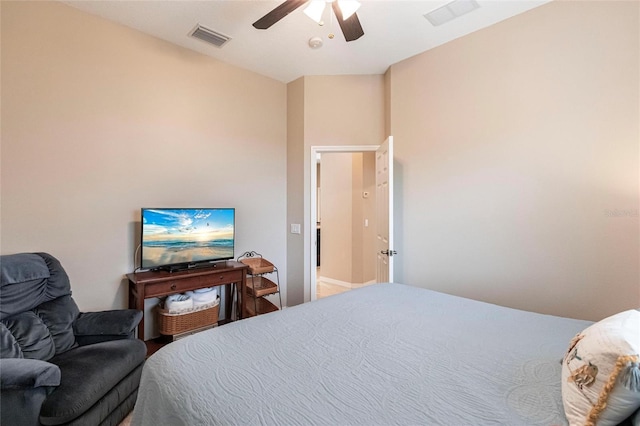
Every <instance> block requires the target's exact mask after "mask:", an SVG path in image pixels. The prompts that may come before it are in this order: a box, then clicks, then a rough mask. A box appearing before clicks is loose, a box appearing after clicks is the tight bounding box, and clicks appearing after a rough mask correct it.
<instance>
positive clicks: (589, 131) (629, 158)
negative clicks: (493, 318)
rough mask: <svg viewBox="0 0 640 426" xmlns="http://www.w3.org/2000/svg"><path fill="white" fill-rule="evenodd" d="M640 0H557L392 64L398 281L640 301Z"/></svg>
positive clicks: (603, 302)
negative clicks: (398, 176)
mask: <svg viewBox="0 0 640 426" xmlns="http://www.w3.org/2000/svg"><path fill="white" fill-rule="evenodd" d="M639 7H640V3H638V2H613V1H610V2H552V3H549V4H547V5H544V6H542V7H539V8H537V9H534V10H532V11H530V12H527V13H525V14H522V15H520V16H517V17H514V18H512V19H510V20H507V21H504V22H502V23H499V24H497V25H494V26H492V27H489V28H487V29H484V30H482V31H479V32H477V33H474V34H471V35H469V36H467V37H464V38H461V39H458V40H456V41H453V42H451V43H448V44H446V45H443V46H441V47H439V48H436V49H433V50H432V51H428V52H425V53H423V54H421V55H418V56H416V57H414V58H411V59H408V60H405V61H403V62H400V63H398V64H395V65H393V66H392V67H391V71H390V84H391V87H390V94H391V98H390V111H391V133H392V134H393V135H394V140H395V142H396V145H395V148H396V151H395V154H396V164H397V165H398V166H399V170H400V178H401V184H400V185H399V187H397V188H396V194H397V196H398V197H399V199H400V200H401V203H400V204H399V206H398V210H397V211H396V225H397V227H398V226H400V229H401V232H399V233H398V234H399V235H398V237H399V240H400V241H399V245H398V246H397V250H398V252H399V256H398V258H397V261H399V264H400V267H399V268H398V269H397V272H398V274H397V275H396V280H399V281H402V282H406V283H410V284H415V285H419V286H423V287H427V288H431V289H435V290H441V291H444V292H447V293H453V294H458V295H462V296H468V297H472V298H477V299H482V300H487V301H490V302H495V303H500V304H505V305H508V306H512V307H516V308H523V309H529V310H534V311H538V312H543V313H551V314H560V315H566V316H572V317H577V318H585V319H599V318H602V317H604V316H606V315H609V314H612V313H614V312H616V311H619V310H623V309H627V308H634V307H638V306H640V276H639V270H638V268H639V266H638V265H639V259H640V255H639V250H638V241H639V235H640V232H639V225H638V220H639V218H638V211H639V208H640V206H639V199H638V196H639V186H638V180H639V163H638V159H639V140H640V133H639V129H638V126H639V107H638V104H639V99H640V96H639V95H640V93H639V83H638V79H639V75H640V69H639V65H638V64H639V54H640V44H639V40H640V37H639V30H638V28H639V22H638V20H639V15H640V13H639Z"/></svg>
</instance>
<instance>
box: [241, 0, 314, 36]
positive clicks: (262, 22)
mask: <svg viewBox="0 0 640 426" xmlns="http://www.w3.org/2000/svg"><path fill="white" fill-rule="evenodd" d="M306 2H307V0H285V2H284V3H282V4H280V6H278V7H276V8H275V9H273V10H272V11H271V12H269V13H267V14H266V15H264V16H263V17H262V18H260V19H258V20H257V21H256V22H254V23H253V26H254V27H256V28H257V29H259V30H266V29H267V28H269V27H270V26H272V25H273V24H275V23H276V22H278V21H279V20H281V19H282V18H284V17H285V16H287V15H288V14H290V13H291V12H293V11H294V10H296V9H297V8H299V7H300V6H302V5H303V4H305V3H306Z"/></svg>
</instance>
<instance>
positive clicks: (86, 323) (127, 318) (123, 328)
mask: <svg viewBox="0 0 640 426" xmlns="http://www.w3.org/2000/svg"><path fill="white" fill-rule="evenodd" d="M141 319H142V312H141V311H138V310H136V309H119V310H113V311H102V312H83V313H81V314H80V315H79V316H78V318H77V319H76V321H75V322H74V323H73V331H74V333H75V336H76V340H77V342H78V344H80V345H89V344H93V343H98V342H104V341H108V340H117V339H127V338H131V337H134V330H135V328H136V326H137V325H138V323H139V322H140V320H141Z"/></svg>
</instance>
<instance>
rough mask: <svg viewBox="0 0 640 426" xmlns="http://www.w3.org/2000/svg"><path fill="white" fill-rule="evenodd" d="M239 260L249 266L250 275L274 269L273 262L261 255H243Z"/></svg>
mask: <svg viewBox="0 0 640 426" xmlns="http://www.w3.org/2000/svg"><path fill="white" fill-rule="evenodd" d="M240 262H242V263H244V264H245V265H247V266H248V267H249V273H250V274H252V275H256V274H265V273H267V272H273V270H274V267H273V263H271V262H269V261H268V260H267V259H264V258H262V257H245V258H244V259H241V260H240Z"/></svg>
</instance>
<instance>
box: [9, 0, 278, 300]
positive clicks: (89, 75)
mask: <svg viewBox="0 0 640 426" xmlns="http://www.w3.org/2000/svg"><path fill="white" fill-rule="evenodd" d="M1 7H2V117H1V118H2V134H1V135H2V163H1V166H2V176H1V177H2V210H1V219H2V221H1V227H2V245H1V251H2V253H3V254H8V253H15V252H21V251H47V252H50V253H52V254H53V255H55V256H56V257H58V258H59V259H60V260H61V261H62V264H63V265H64V266H65V268H66V270H67V272H68V273H69V275H70V277H71V281H72V288H73V292H74V298H75V299H76V301H77V302H78V304H79V305H80V308H81V309H83V310H92V309H109V308H120V307H123V306H125V305H126V301H127V296H126V281H125V280H123V278H122V277H123V274H125V273H128V272H131V271H132V270H133V269H134V261H133V256H134V250H135V246H136V244H137V241H138V235H137V233H138V232H139V223H138V222H139V215H140V207H143V206H154V207H156V206H157V207H162V206H177V207H189V206H193V207H217V206H221V207H224V206H229V207H235V208H236V221H237V241H236V242H237V246H236V255H238V254H240V253H242V252H243V251H245V250H256V251H259V252H261V253H263V254H264V255H265V256H266V257H268V258H269V259H270V260H272V261H273V262H274V263H275V264H276V265H278V266H279V267H281V268H282V269H283V270H284V269H285V268H286V239H285V229H286V222H285V219H286V213H287V210H286V207H285V203H286V188H287V187H286V173H287V170H286V156H287V151H286V130H287V129H286V119H287V112H286V101H287V98H286V85H285V84H282V83H279V82H277V81H274V80H271V79H269V78H266V77H263V76H260V75H258V74H254V73H251V72H247V71H244V70H241V69H238V68H235V67H232V66H229V65H226V64H224V63H221V62H218V61H215V60H213V59H211V58H208V57H205V56H203V55H200V54H197V53H194V52H192V51H189V50H186V49H183V48H180V47H176V46H174V45H171V44H168V43H166V42H164V41H160V40H158V39H155V38H152V37H149V36H146V35H144V34H142V33H139V32H137V31H133V30H131V29H128V28H126V27H122V26H119V25H116V24H113V23H110V22H108V21H106V20H103V19H100V18H97V17H94V16H91V15H88V14H85V13H83V12H80V11H78V10H76V9H73V8H70V7H68V6H66V5H64V4H62V3H57V2H8V1H3V2H1ZM280 279H281V283H282V284H283V290H284V292H286V274H282V275H281V276H280ZM285 300H286V299H285Z"/></svg>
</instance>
